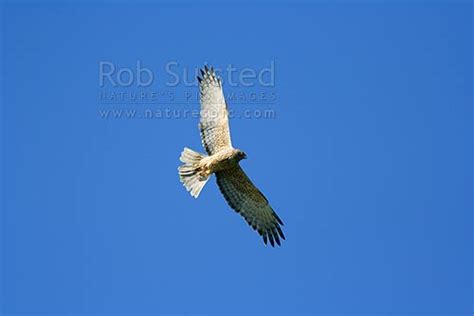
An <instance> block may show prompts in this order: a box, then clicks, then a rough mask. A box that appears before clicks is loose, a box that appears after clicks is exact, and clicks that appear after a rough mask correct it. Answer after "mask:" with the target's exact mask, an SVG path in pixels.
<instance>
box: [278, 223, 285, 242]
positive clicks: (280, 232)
mask: <svg viewBox="0 0 474 316" xmlns="http://www.w3.org/2000/svg"><path fill="white" fill-rule="evenodd" d="M277 231H278V234H279V235H280V237H281V238H283V239H284V240H286V238H285V235H284V234H283V231H282V230H281V228H280V226H277Z"/></svg>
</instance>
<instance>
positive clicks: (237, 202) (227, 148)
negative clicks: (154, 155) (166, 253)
mask: <svg viewBox="0 0 474 316" xmlns="http://www.w3.org/2000/svg"><path fill="white" fill-rule="evenodd" d="M201 74H202V78H200V77H198V80H199V83H200V90H201V98H200V101H201V119H200V123H199V128H200V131H201V139H202V143H203V146H204V148H205V149H206V152H207V154H208V155H204V154H201V153H198V152H196V151H193V150H191V149H189V148H186V147H185V148H184V150H183V152H182V153H181V157H180V160H181V162H183V165H181V166H180V167H179V168H178V170H179V177H180V180H181V182H182V183H183V184H184V186H185V187H186V189H187V190H188V191H190V193H191V195H192V196H193V197H195V198H197V197H198V196H199V194H200V193H201V190H202V188H203V187H204V185H205V184H206V182H207V181H208V180H209V177H210V176H211V175H212V174H215V175H216V179H217V185H218V186H219V189H220V191H221V192H222V194H223V195H224V198H225V199H226V201H227V203H228V204H229V205H230V207H232V208H233V209H234V210H235V211H236V212H238V213H240V214H241V215H242V216H243V217H244V218H245V220H246V221H247V223H248V224H249V225H251V226H252V228H254V229H255V230H257V231H258V233H259V234H260V235H262V237H263V241H264V242H265V243H267V240H270V244H271V245H272V246H274V244H275V242H276V243H277V244H278V245H280V237H281V238H283V239H285V236H284V235H283V232H282V230H281V228H280V225H283V222H282V221H281V220H280V218H279V217H278V215H276V213H275V212H274V211H273V209H272V208H271V206H270V204H269V203H268V200H267V199H266V198H265V196H264V195H263V194H262V193H261V192H260V191H259V190H258V189H257V188H256V187H255V185H254V184H253V183H252V182H251V181H250V179H249V178H248V177H247V175H246V174H245V172H244V171H243V170H242V168H241V167H240V164H239V162H240V161H241V160H242V159H245V158H246V157H247V156H246V154H245V153H244V152H243V151H242V150H240V149H236V148H234V147H233V146H232V144H231V140H230V132H229V121H228V115H227V104H226V103H225V100H224V94H223V92H222V82H221V80H220V79H218V78H217V77H216V75H215V73H214V70H213V69H212V68H211V69H209V68H207V66H206V67H205V69H204V70H201Z"/></svg>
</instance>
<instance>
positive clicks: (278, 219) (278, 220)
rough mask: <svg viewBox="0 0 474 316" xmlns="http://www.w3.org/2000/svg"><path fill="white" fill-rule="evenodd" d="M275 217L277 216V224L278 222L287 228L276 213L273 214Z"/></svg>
mask: <svg viewBox="0 0 474 316" xmlns="http://www.w3.org/2000/svg"><path fill="white" fill-rule="evenodd" d="M273 215H274V216H275V218H276V220H277V222H278V223H279V224H280V225H281V226H285V224H283V222H282V220H281V219H280V218H279V217H278V215H277V214H276V213H275V212H273Z"/></svg>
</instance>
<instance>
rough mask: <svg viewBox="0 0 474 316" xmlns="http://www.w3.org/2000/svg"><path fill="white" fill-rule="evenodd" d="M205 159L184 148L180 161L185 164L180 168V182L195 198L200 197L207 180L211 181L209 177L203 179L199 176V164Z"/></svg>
mask: <svg viewBox="0 0 474 316" xmlns="http://www.w3.org/2000/svg"><path fill="white" fill-rule="evenodd" d="M204 157H205V156H204V155H202V154H200V153H198V152H196V151H194V150H191V149H189V148H187V147H184V150H183V152H182V153H181V157H179V160H181V162H183V164H182V165H181V166H179V167H178V172H179V180H180V181H181V182H182V183H183V185H184V187H185V188H186V190H188V191H189V193H191V195H192V196H193V197H195V198H197V197H198V196H199V193H201V190H202V188H203V187H204V185H205V184H206V182H207V180H209V176H206V177H203V176H202V175H200V174H199V171H200V170H199V168H200V166H199V162H200V161H201V160H202V159H203V158H204Z"/></svg>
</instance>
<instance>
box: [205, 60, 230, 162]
mask: <svg viewBox="0 0 474 316" xmlns="http://www.w3.org/2000/svg"><path fill="white" fill-rule="evenodd" d="M201 76H202V78H201V77H198V78H197V79H198V81H199V90H200V91H201V94H200V101H201V119H200V121H199V129H200V131H201V140H202V144H203V146H204V148H205V149H206V151H207V153H208V154H209V155H212V154H215V153H216V152H218V151H221V150H222V149H225V148H229V147H232V144H231V141H230V132H229V119H228V115H227V105H226V102H225V99H224V93H223V92H222V81H221V80H220V79H219V78H217V76H216V74H215V72H214V69H213V68H212V67H211V69H209V68H208V67H207V66H205V67H204V69H201Z"/></svg>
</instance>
